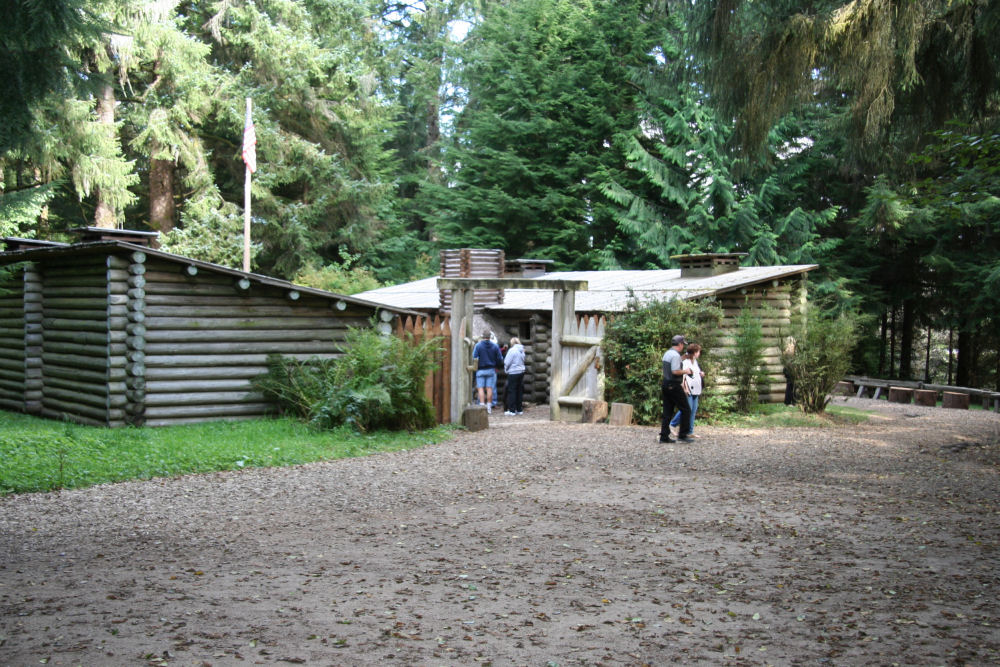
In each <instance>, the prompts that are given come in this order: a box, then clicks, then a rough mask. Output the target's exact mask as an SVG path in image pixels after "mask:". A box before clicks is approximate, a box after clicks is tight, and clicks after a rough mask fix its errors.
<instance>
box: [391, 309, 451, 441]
mask: <svg viewBox="0 0 1000 667" xmlns="http://www.w3.org/2000/svg"><path fill="white" fill-rule="evenodd" d="M396 335H397V336H399V337H400V338H403V339H404V340H405V339H406V338H407V337H408V336H413V340H414V341H415V342H417V343H420V342H422V341H425V340H427V339H428V338H434V337H441V341H440V344H441V346H440V349H439V350H438V351H437V353H436V354H435V355H434V363H435V367H434V370H433V371H432V372H431V374H430V375H428V376H427V379H426V381H425V382H424V391H425V392H426V394H427V398H429V399H430V401H431V404H432V405H433V406H434V417H435V419H437V423H438V424H447V423H449V422H451V371H450V369H451V320H450V319H449V318H447V317H439V316H437V315H435V316H434V317H431V316H427V315H425V316H421V317H401V318H399V320H397V322H396Z"/></svg>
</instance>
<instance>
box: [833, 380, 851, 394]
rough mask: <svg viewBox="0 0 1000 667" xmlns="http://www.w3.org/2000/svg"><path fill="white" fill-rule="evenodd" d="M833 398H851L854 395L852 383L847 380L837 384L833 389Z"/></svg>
mask: <svg viewBox="0 0 1000 667" xmlns="http://www.w3.org/2000/svg"><path fill="white" fill-rule="evenodd" d="M833 395H834V396H853V395H854V383H853V382H850V381H849V380H842V381H840V382H838V383H837V386H836V387H834V388H833Z"/></svg>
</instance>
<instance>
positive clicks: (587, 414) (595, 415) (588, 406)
mask: <svg viewBox="0 0 1000 667" xmlns="http://www.w3.org/2000/svg"><path fill="white" fill-rule="evenodd" d="M607 417H608V402H607V401H595V400H593V399H587V400H585V401H584V402H583V414H582V415H581V416H580V421H581V422H583V423H584V424H596V423H597V422H600V421H604V420H605V419H607Z"/></svg>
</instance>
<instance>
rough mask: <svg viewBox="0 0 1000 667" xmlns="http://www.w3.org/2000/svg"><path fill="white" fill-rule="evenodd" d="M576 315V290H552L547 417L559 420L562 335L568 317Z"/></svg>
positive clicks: (561, 382) (561, 388)
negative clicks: (550, 354)
mask: <svg viewBox="0 0 1000 667" xmlns="http://www.w3.org/2000/svg"><path fill="white" fill-rule="evenodd" d="M574 317H576V291H575V290H571V289H557V290H553V291H552V340H551V341H550V343H549V345H550V347H549V349H550V350H551V353H552V363H551V364H550V366H549V368H550V373H549V419H551V420H552V421H559V397H560V396H562V392H563V363H562V361H563V360H562V337H563V331H564V330H565V328H566V325H567V323H569V322H570V321H571V319H570V318H574Z"/></svg>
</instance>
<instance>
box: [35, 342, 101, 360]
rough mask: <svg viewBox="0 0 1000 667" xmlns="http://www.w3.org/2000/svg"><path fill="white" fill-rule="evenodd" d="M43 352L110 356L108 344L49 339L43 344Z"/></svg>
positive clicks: (97, 356)
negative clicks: (87, 343)
mask: <svg viewBox="0 0 1000 667" xmlns="http://www.w3.org/2000/svg"><path fill="white" fill-rule="evenodd" d="M42 350H43V353H48V352H51V353H54V354H72V355H79V356H82V357H96V358H99V359H106V358H107V357H108V346H107V345H86V344H78V343H64V342H62V341H50V340H47V341H45V343H44V344H43V346H42Z"/></svg>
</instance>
